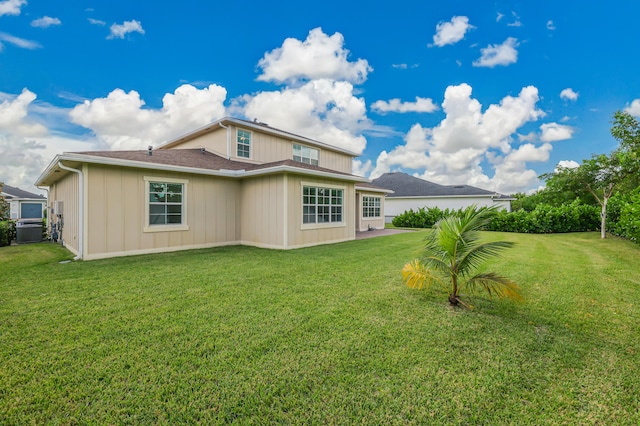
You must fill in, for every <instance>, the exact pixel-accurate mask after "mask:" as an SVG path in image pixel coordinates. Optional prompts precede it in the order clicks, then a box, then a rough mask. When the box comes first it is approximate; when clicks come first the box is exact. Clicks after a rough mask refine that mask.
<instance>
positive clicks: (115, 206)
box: [87, 165, 239, 258]
mask: <svg viewBox="0 0 640 426" xmlns="http://www.w3.org/2000/svg"><path fill="white" fill-rule="evenodd" d="M145 176H152V177H154V178H158V179H159V180H161V179H162V178H174V179H188V180H189V183H188V184H187V186H186V203H187V204H186V222H187V225H188V226H189V229H188V230H185V231H166V232H143V229H144V227H145V224H146V217H145V204H146V202H147V200H146V199H145V181H144V177H145ZM238 191H239V183H238V182H237V181H233V180H228V179H221V178H213V177H206V176H198V175H189V174H179V173H167V172H159V171H148V170H141V169H129V168H119V167H109V166H99V165H90V166H89V170H88V188H87V197H88V200H87V201H88V202H87V204H88V212H87V220H88V247H87V250H88V252H87V255H88V258H96V257H108V256H109V255H112V256H113V255H123V254H127V253H144V252H156V251H165V249H166V251H169V250H176V249H180V248H194V247H200V246H213V245H219V244H229V243H236V242H237V241H238V232H237V229H238V226H237V223H236V222H237V208H238V195H237V194H238Z"/></svg>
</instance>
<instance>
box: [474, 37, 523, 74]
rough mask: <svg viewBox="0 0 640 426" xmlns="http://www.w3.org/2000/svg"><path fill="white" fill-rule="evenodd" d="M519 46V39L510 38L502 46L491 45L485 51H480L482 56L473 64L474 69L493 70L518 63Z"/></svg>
mask: <svg viewBox="0 0 640 426" xmlns="http://www.w3.org/2000/svg"><path fill="white" fill-rule="evenodd" d="M518 46H519V43H518V39H516V38H513V37H509V38H507V39H506V40H505V41H504V43H502V44H490V45H489V46H487V47H485V48H484V49H480V53H481V54H482V55H481V56H480V58H479V59H477V60H476V61H474V62H473V66H474V67H489V68H493V67H495V66H497V65H503V66H506V65H509V64H514V63H516V62H517V61H518V51H517V50H516V47H518Z"/></svg>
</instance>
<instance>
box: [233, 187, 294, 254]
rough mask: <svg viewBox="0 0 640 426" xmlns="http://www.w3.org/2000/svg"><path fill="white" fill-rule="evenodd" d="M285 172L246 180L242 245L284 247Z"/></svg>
mask: <svg viewBox="0 0 640 426" xmlns="http://www.w3.org/2000/svg"><path fill="white" fill-rule="evenodd" d="M285 180H286V177H285V175H270V176H261V177H256V178H251V179H244V180H242V195H241V198H240V206H241V207H240V218H241V219H240V223H241V224H242V226H241V230H240V239H241V242H242V244H246V245H252V246H256V247H264V248H279V249H281V248H284V247H285V245H286V241H285V234H284V231H285V230H284V221H285V219H286V217H287V215H286V213H285V212H286V209H287V206H286V199H285V186H284V181H285Z"/></svg>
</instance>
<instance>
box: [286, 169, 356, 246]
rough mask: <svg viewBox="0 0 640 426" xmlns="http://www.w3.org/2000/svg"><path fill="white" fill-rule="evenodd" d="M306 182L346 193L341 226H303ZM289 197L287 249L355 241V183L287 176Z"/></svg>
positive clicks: (344, 194)
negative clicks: (303, 198) (303, 191)
mask: <svg viewBox="0 0 640 426" xmlns="http://www.w3.org/2000/svg"><path fill="white" fill-rule="evenodd" d="M303 182H304V183H305V184H309V185H310V186H317V187H323V186H327V187H337V188H341V189H343V190H344V193H343V211H342V218H343V223H342V224H336V225H329V226H322V225H320V226H318V227H316V228H311V229H309V228H307V227H306V226H303V224H302V186H303ZM286 187H287V196H288V199H289V210H288V219H287V238H288V244H287V247H286V248H298V247H308V246H314V245H317V244H328V243H335V242H340V241H348V240H353V239H355V236H356V228H355V222H356V215H355V200H356V195H355V185H354V184H353V182H344V181H339V180H333V179H315V178H311V177H309V176H299V175H288V176H287V185H286Z"/></svg>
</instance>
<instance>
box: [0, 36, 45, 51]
mask: <svg viewBox="0 0 640 426" xmlns="http://www.w3.org/2000/svg"><path fill="white" fill-rule="evenodd" d="M3 41H4V42H6V43H10V44H13V45H14V46H16V47H20V48H22V49H29V50H34V49H39V48H40V47H42V46H40V44H39V43H38V42H35V41H31V40H26V39H24V38H20V37H14V36H12V35H11V34H7V33H2V32H0V50H2V42H3Z"/></svg>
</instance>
